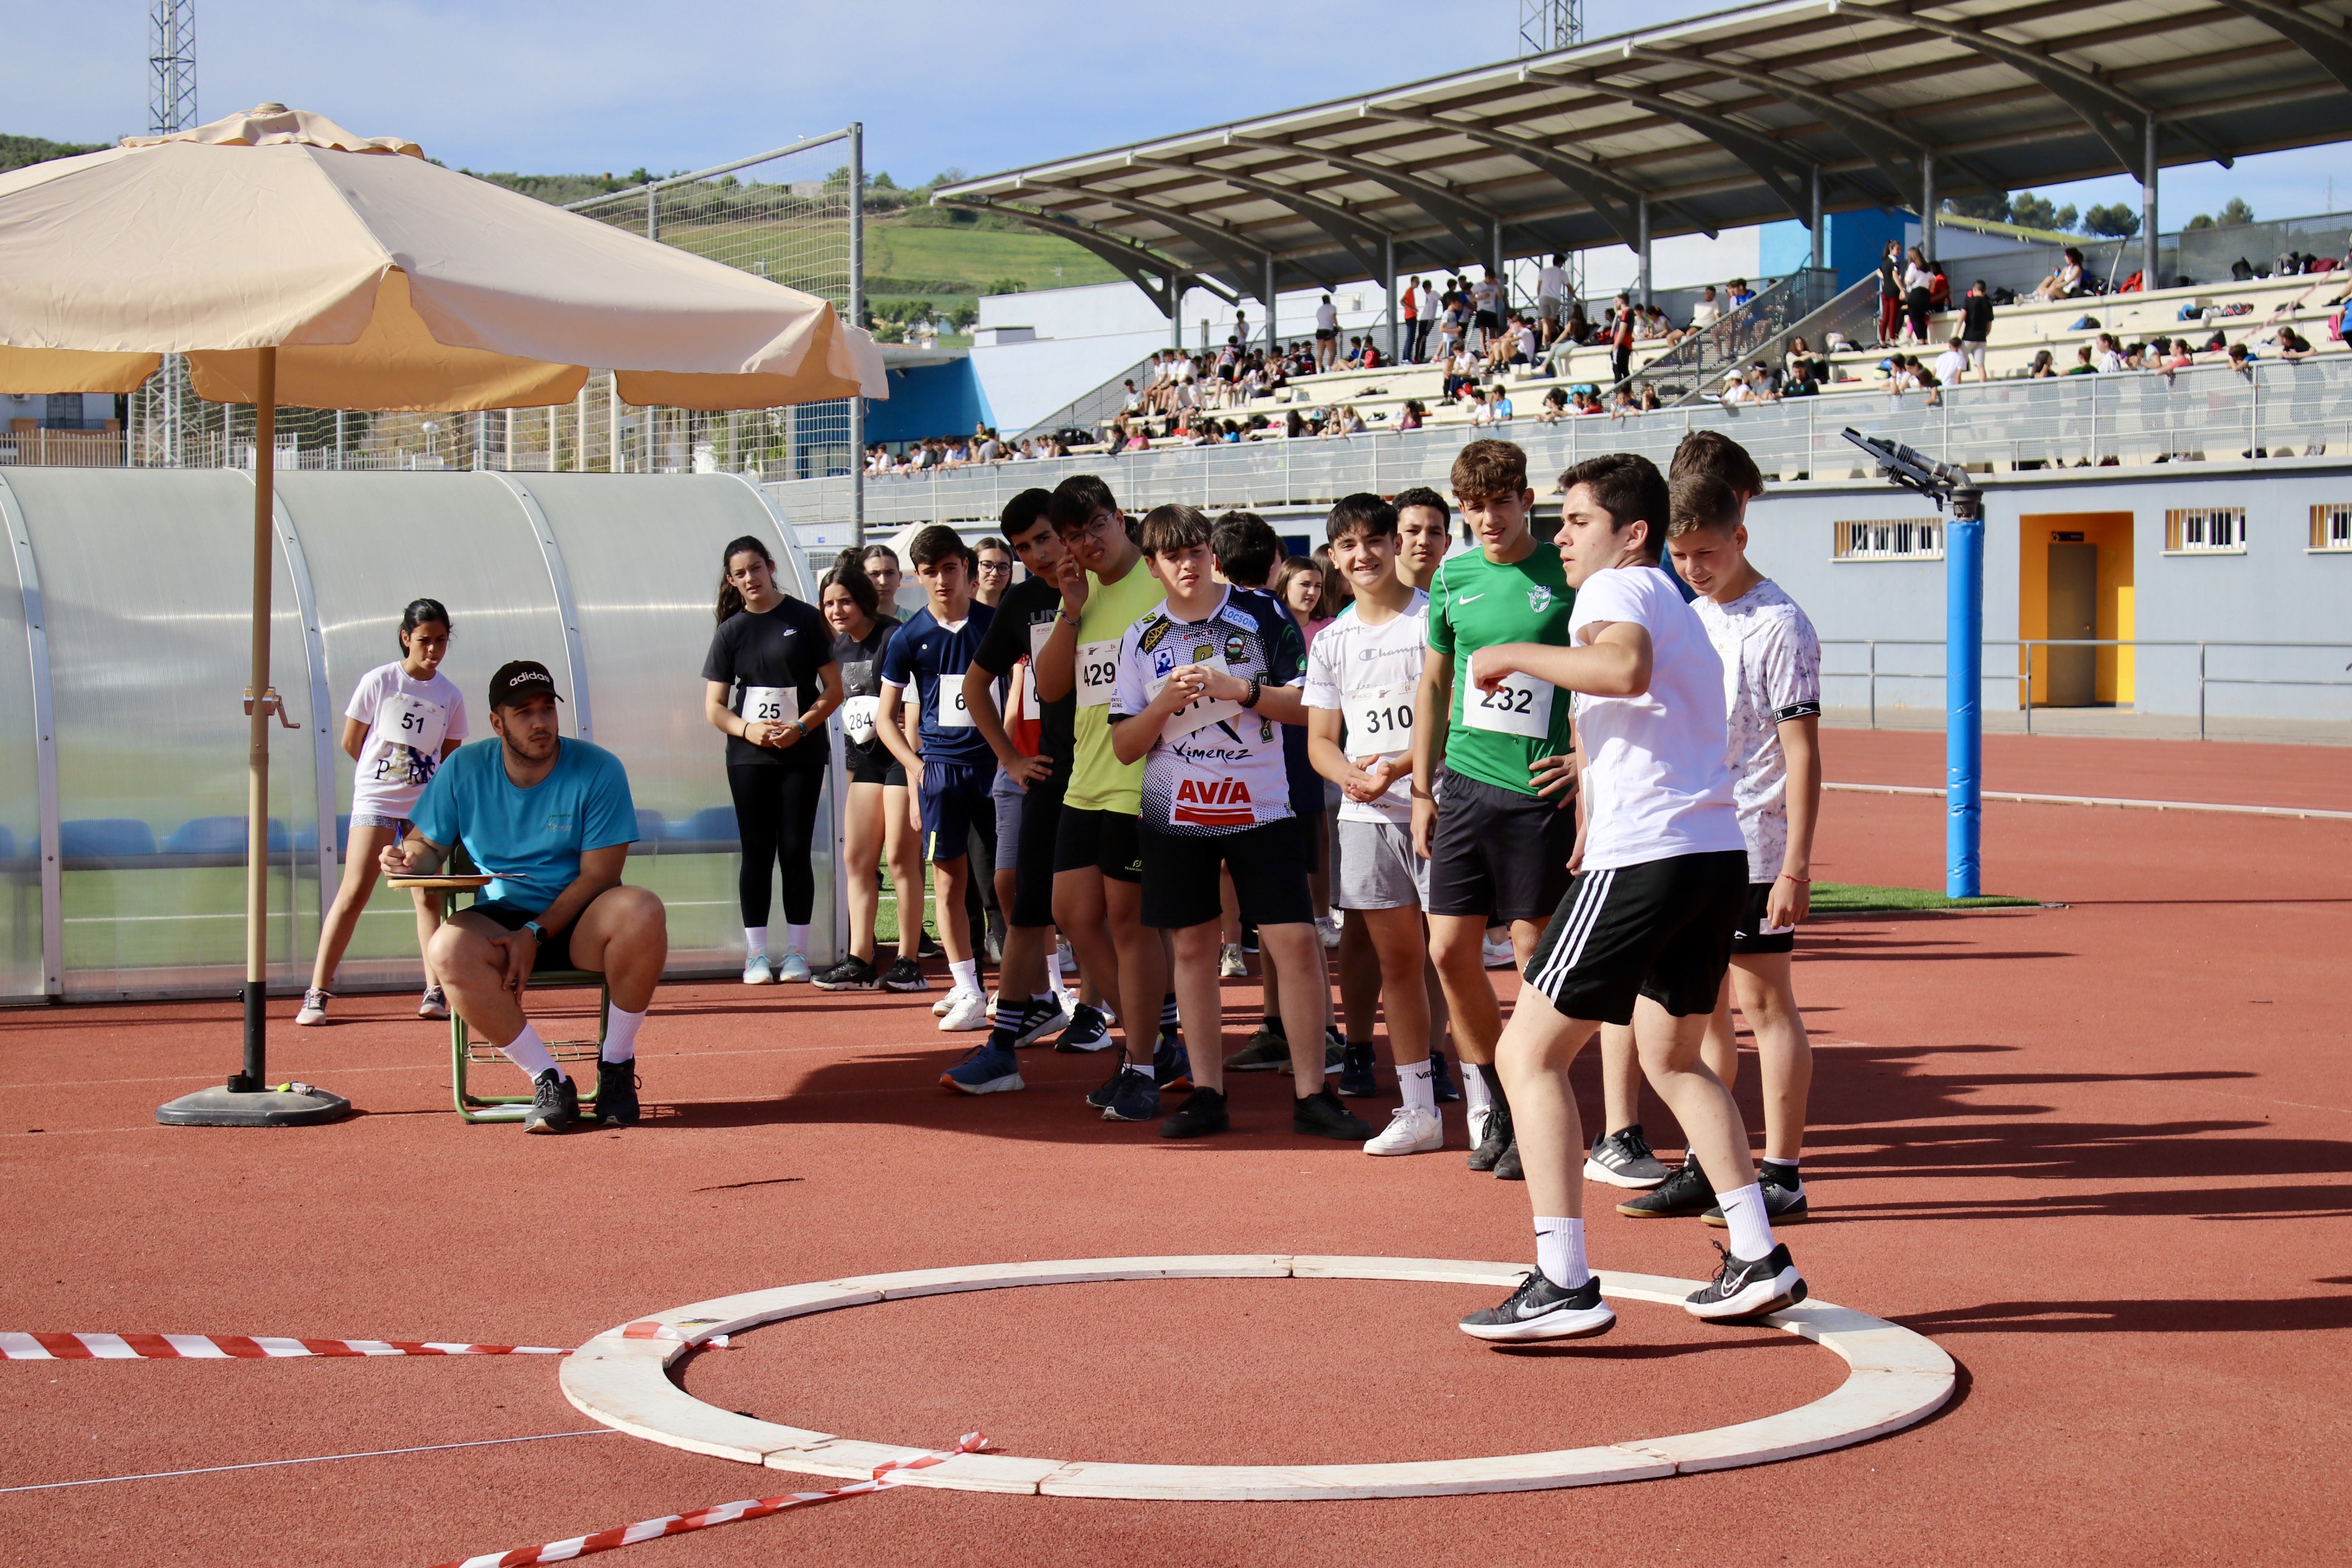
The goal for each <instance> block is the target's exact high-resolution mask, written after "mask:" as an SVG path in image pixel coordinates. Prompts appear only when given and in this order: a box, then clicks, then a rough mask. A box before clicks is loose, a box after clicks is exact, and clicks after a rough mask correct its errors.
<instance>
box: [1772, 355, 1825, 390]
mask: <svg viewBox="0 0 2352 1568" xmlns="http://www.w3.org/2000/svg"><path fill="white" fill-rule="evenodd" d="M1816 363H1818V362H1817V361H1814V360H1810V359H1801V360H1796V361H1793V362H1792V363H1790V366H1789V384H1788V385H1787V386H1786V387H1784V388H1783V389H1782V390H1781V393H1780V395H1781V396H1783V397H1817V396H1819V395H1821V390H1822V386H1821V383H1820V382H1818V381H1816V380H1815V379H1814V378H1813V369H1814V366H1815V365H1816Z"/></svg>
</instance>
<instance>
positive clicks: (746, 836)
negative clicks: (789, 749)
mask: <svg viewBox="0 0 2352 1568" xmlns="http://www.w3.org/2000/svg"><path fill="white" fill-rule="evenodd" d="M824 776H825V770H824V769H823V768H793V767H777V766H775V765H774V764H772V763H729V764H728V767H727V787H728V788H729V789H730V790H731V791H732V792H733V793H734V795H735V831H736V833H737V834H738V836H740V837H741V838H742V840H743V869H742V876H741V880H740V884H739V885H738V892H739V894H740V897H741V899H742V900H743V923H744V924H745V925H747V926H764V925H766V924H767V923H768V888H769V882H768V868H769V866H770V865H778V866H781V867H782V868H783V872H784V921H785V923H786V924H788V925H796V926H804V925H806V924H808V923H809V915H810V914H811V912H812V911H813V910H815V908H816V868H815V867H814V865H813V864H811V862H810V860H809V845H810V842H811V841H812V840H813V839H814V837H815V836H816V799H817V792H818V791H820V790H822V789H823V788H824Z"/></svg>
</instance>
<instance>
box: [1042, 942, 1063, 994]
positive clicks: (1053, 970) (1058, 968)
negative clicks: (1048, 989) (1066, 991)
mask: <svg viewBox="0 0 2352 1568" xmlns="http://www.w3.org/2000/svg"><path fill="white" fill-rule="evenodd" d="M1045 984H1048V985H1050V986H1052V987H1053V988H1054V991H1055V994H1060V992H1061V989H1062V944H1061V943H1060V942H1055V944H1054V945H1053V946H1052V947H1050V948H1048V949H1046V950H1045Z"/></svg>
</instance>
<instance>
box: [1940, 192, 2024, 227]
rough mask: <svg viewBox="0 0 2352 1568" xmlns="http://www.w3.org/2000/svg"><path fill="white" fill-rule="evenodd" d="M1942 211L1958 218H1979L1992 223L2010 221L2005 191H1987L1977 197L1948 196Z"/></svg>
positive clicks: (2007, 194) (2007, 196) (2007, 198)
mask: <svg viewBox="0 0 2352 1568" xmlns="http://www.w3.org/2000/svg"><path fill="white" fill-rule="evenodd" d="M1944 210H1945V211H1946V212H1948V213H1951V214H1953V215H1954V216H1958V217H1980V218H1986V219H1989V220H1990V221H1991V222H1994V223H2008V222H2011V217H2010V216H2009V193H2008V192H2006V191H1987V192H1986V193H1984V195H1977V196H1949V197H1947V198H1945V201H1944Z"/></svg>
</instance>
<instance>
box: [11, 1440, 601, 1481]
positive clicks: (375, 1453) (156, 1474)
mask: <svg viewBox="0 0 2352 1568" xmlns="http://www.w3.org/2000/svg"><path fill="white" fill-rule="evenodd" d="M616 1430H617V1429H616V1428H614V1427H611V1426H594V1427H591V1428H589V1429H588V1430H587V1431H585V1432H533V1433H531V1434H530V1435H529V1436H522V1437H481V1438H477V1439H476V1440H475V1441H473V1442H470V1443H427V1444H425V1446H424V1447H417V1448H371V1449H370V1450H368V1451H367V1452H366V1453H364V1454H312V1455H310V1456H309V1457H308V1458H300V1459H256V1460H254V1461H253V1462H252V1463H250V1464H245V1465H206V1466H205V1468H202V1469H200V1470H150V1471H148V1472H147V1473H146V1474H145V1475H142V1476H93V1477H91V1478H90V1479H89V1480H86V1481H40V1482H37V1483H36V1484H34V1485H32V1486H29V1487H0V1494H5V1493H8V1492H46V1491H55V1490H56V1489H58V1488H59V1487H102V1486H107V1485H109V1484H110V1483H112V1482H115V1481H160V1480H168V1479H171V1478H172V1477H173V1476H212V1475H218V1474H219V1473H220V1472H221V1471H223V1470H266V1469H268V1468H271V1467H273V1466H277V1465H323V1464H325V1463H326V1462H327V1461H328V1460H330V1459H381V1458H386V1457H387V1456H389V1455H393V1454H437V1453H439V1452H441V1451H442V1450H443V1449H445V1448H489V1447H496V1446H498V1445H499V1444H500V1443H544V1442H547V1441H549V1440H550V1439H551V1438H555V1437H609V1436H613V1435H614V1432H615V1431H616Z"/></svg>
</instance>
